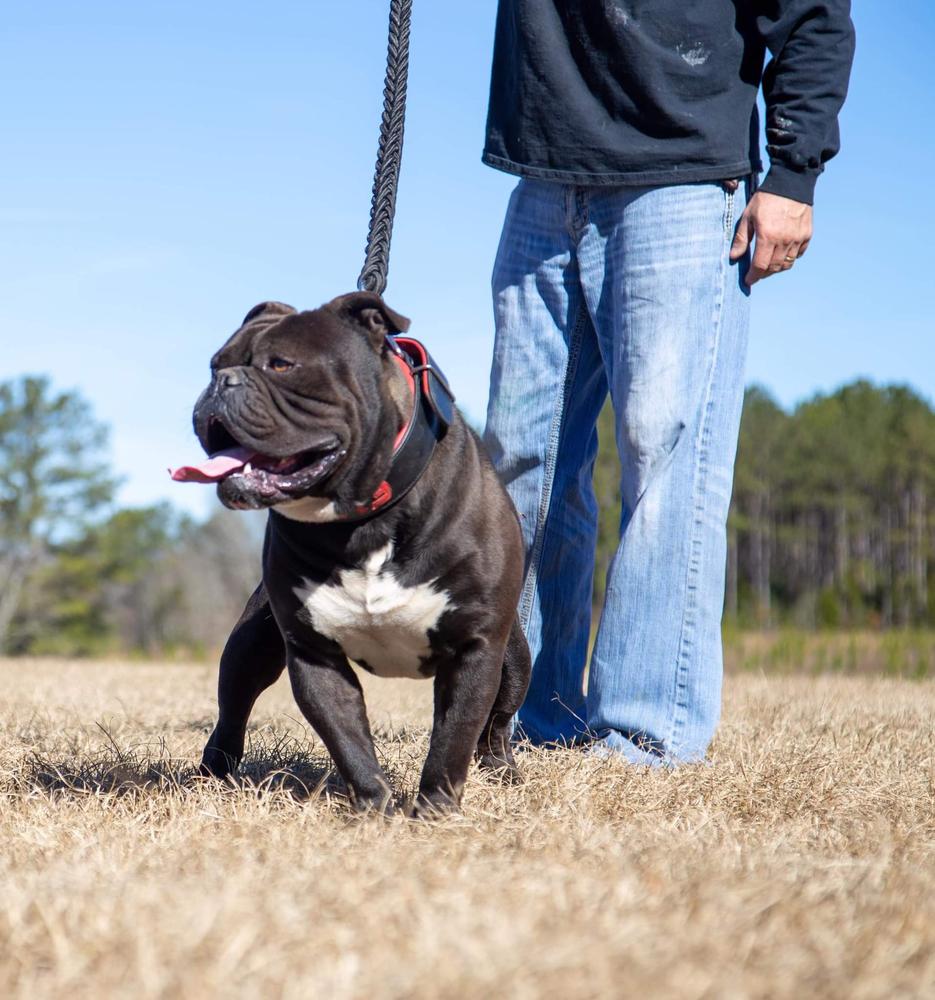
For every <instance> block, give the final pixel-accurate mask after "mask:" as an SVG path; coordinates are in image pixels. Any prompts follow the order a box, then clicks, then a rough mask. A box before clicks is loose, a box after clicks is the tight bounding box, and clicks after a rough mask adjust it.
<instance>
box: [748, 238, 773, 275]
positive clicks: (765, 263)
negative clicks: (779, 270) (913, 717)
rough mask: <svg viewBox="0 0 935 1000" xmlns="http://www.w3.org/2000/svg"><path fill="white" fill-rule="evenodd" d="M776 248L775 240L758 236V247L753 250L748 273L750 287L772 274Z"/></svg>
mask: <svg viewBox="0 0 935 1000" xmlns="http://www.w3.org/2000/svg"><path fill="white" fill-rule="evenodd" d="M775 248H776V244H775V243H774V242H773V240H771V239H767V238H766V237H764V236H761V235H760V234H759V233H758V234H757V237H756V246H755V247H754V248H753V260H751V261H750V269H749V270H748V271H747V284H748V285H755V284H756V283H757V282H758V281H759V280H760V279H761V278H765V277H766V276H767V275H769V274H771V273H772V272H771V271H770V265H771V264H772V262H773V253H774V251H775Z"/></svg>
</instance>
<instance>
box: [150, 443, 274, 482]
mask: <svg viewBox="0 0 935 1000" xmlns="http://www.w3.org/2000/svg"><path fill="white" fill-rule="evenodd" d="M255 454H256V452H253V451H248V450H247V449H246V448H228V449H227V451H218V452H215V454H213V455H212V456H211V457H210V458H206V459H205V460H204V461H202V462H198V463H197V464H196V465H181V466H179V468H177V469H169V475H170V476H171V477H172V478H173V479H174V480H175V481H176V482H177V483H217V482H220V481H221V480H222V479H224V478H225V476H229V475H230V474H231V473H232V472H236V471H237V470H238V469H242V468H243V467H244V466H245V465H246V464H247V462H249V461H250V459H251V458H253V456H254V455H255Z"/></svg>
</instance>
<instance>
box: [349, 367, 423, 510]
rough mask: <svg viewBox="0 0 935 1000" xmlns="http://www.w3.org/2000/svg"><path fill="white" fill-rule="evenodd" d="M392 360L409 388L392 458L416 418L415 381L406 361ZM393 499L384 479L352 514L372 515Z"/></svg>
mask: <svg viewBox="0 0 935 1000" xmlns="http://www.w3.org/2000/svg"><path fill="white" fill-rule="evenodd" d="M393 360H394V361H395V362H396V364H397V365H399V370H400V371H401V372H402V373H403V375H405V376H406V385H408V386H409V398H410V401H411V404H412V406H411V409H410V412H409V419H408V420H407V421H406V422H405V423H404V424H403V425H402V427H400V428H399V431H398V432H397V434H396V439H395V440H394V441H393V456H394V457H395V456H396V454H397V452H398V451H399V448H400V445H401V444H402V443H403V441H405V440H406V435H407V434H408V433H409V428H410V427H411V426H412V422H413V420H415V418H416V402H417V401H416V380H415V377H414V376H413V374H412V368H411V367H410V366H409V365H408V364H407V363H406V361H405V360H404V359H403V358H401V357H400V356H399V355H398V354H394V355H393ZM392 499H393V487H392V486H390V484H389V483H388V482H387V481H386V480H385V479H384V480H383V482H382V483H380V485H379V486H378V487H377V488H376V489H375V490H374V491H373V496H372V497H371V498H370V502H369V503H365V504H361V505H360V506H359V507H356V508H355V509H354V513H355V514H356V515H357V516H358V517H363V516H364V515H366V514H373V513H374V512H375V511H378V510H379V509H380V508H381V507H385V506H386V505H387V504H388V503H389V502H390V500H392Z"/></svg>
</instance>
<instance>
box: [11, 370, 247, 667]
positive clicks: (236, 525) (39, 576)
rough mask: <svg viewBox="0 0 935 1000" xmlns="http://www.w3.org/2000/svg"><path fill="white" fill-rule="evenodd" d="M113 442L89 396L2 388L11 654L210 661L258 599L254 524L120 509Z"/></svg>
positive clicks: (31, 384) (227, 516)
mask: <svg viewBox="0 0 935 1000" xmlns="http://www.w3.org/2000/svg"><path fill="white" fill-rule="evenodd" d="M107 443H108V432H107V428H106V427H104V426H103V425H102V424H101V423H99V422H98V421H97V420H96V419H95V418H94V414H93V412H92V410H91V407H90V406H89V404H88V403H87V402H86V401H85V400H84V399H82V398H81V396H80V395H79V394H78V393H75V392H55V391H54V390H53V388H52V386H51V384H50V383H49V381H48V379H46V378H42V377H30V376H27V377H24V378H21V379H18V380H15V381H7V382H0V652H2V653H4V654H7V655H22V654H36V655H40V654H63V655H107V654H112V653H139V654H142V655H154V654H157V653H158V654H161V655H165V654H167V653H168V654H171V653H173V652H176V651H177V652H179V653H180V654H184V655H192V654H196V655H197V654H199V653H202V652H208V651H209V650H210V651H212V652H213V651H214V650H215V649H216V648H217V646H218V645H219V644H220V643H222V642H223V641H224V638H225V636H226V634H227V632H228V631H229V630H230V627H231V625H232V623H233V622H234V621H236V620H237V617H238V615H239V614H240V611H241V610H242V608H243V605H244V602H245V601H246V599H247V597H248V596H249V594H250V593H251V591H252V590H253V588H254V587H255V586H256V583H257V580H258V578H259V544H260V539H259V537H258V531H261V528H259V529H258V525H257V521H256V519H255V518H253V517H252V516H238V515H236V514H234V513H233V512H230V511H226V510H224V509H223V508H220V507H219V509H218V511H217V513H215V514H214V515H213V516H212V517H210V518H209V519H208V520H207V521H204V522H199V521H197V520H195V519H193V518H191V517H188V516H186V515H184V514H181V513H180V512H178V511H177V510H175V509H174V508H173V507H172V506H171V505H170V504H156V505H153V506H147V507H135V508H120V507H117V506H116V505H115V503H114V496H115V493H116V490H117V488H118V485H119V481H118V479H117V478H116V476H115V475H114V474H113V472H112V470H111V468H110V466H109V463H108V460H107Z"/></svg>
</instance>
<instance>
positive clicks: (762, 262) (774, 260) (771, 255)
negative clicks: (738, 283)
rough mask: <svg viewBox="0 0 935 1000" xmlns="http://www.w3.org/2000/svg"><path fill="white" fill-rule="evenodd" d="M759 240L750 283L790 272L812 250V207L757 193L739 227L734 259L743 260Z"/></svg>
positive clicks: (733, 252)
mask: <svg viewBox="0 0 935 1000" xmlns="http://www.w3.org/2000/svg"><path fill="white" fill-rule="evenodd" d="M754 237H756V245H755V246H754V248H753V261H752V262H751V264H750V270H749V271H748V272H747V284H748V285H752V284H753V283H754V282H757V281H759V280H760V278H767V277H769V275H771V274H776V273H778V272H779V271H788V270H789V268H790V267H792V265H793V264H794V263H795V262H796V260H797V259H798V258H799V257H801V256H802V254H803V253H805V251H806V250H807V249H808V243H809V240H810V239H811V238H812V206H811V205H803V204H802V202H800V201H793V200H792V198H783V197H781V196H780V195H778V194H770V193H769V192H767V191H757V192H756V194H755V195H754V196H753V197H752V198H751V199H750V201H749V203H748V204H747V207H746V209H745V210H744V213H743V215H742V216H741V217H740V222H739V223H738V224H737V232H736V233H735V235H734V242H733V244H732V245H731V248H730V259H731V260H739V259H740V258H741V257H742V256H743V255H744V254H745V253H746V252H747V248H748V247H749V246H750V244H751V243H752V242H753V238H754Z"/></svg>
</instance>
